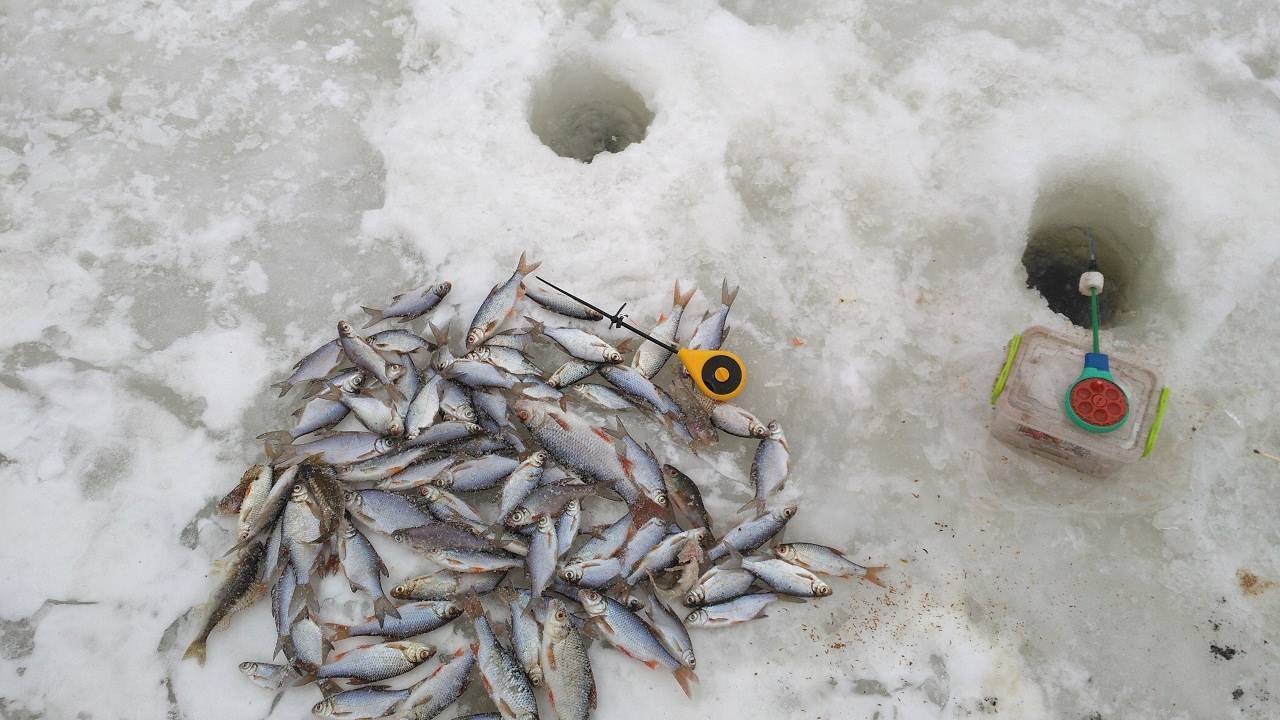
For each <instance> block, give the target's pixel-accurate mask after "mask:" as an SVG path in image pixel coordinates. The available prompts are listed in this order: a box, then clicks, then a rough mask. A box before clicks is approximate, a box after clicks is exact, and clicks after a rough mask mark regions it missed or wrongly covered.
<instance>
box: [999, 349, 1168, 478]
mask: <svg viewBox="0 0 1280 720" xmlns="http://www.w3.org/2000/svg"><path fill="white" fill-rule="evenodd" d="M1091 349H1092V348H1091V346H1090V345H1089V344H1088V340H1087V339H1085V338H1083V337H1082V338H1071V337H1067V336H1064V335H1060V334H1058V333H1055V332H1053V331H1052V330H1049V329H1048V328H1044V327H1041V326H1039V325H1034V326H1032V327H1029V328H1027V329H1026V330H1025V331H1024V332H1023V333H1022V334H1021V335H1015V336H1013V339H1012V340H1010V341H1009V346H1008V351H1007V353H1006V356H1005V363H1004V366H1003V367H1002V368H1001V370H1000V374H999V376H997V377H996V382H995V386H994V387H993V388H992V390H991V404H992V405H994V406H995V418H994V419H993V420H992V422H991V434H992V435H994V436H995V437H996V439H998V440H1000V441H1001V442H1003V443H1004V444H1006V445H1008V446H1010V447H1014V448H1018V449H1020V450H1025V451H1028V452H1030V453H1032V454H1034V455H1039V456H1040V457H1044V458H1048V459H1050V460H1053V461H1055V462H1058V463H1061V464H1063V465H1066V466H1067V467H1070V468H1073V469H1075V470H1077V471H1079V472H1082V473H1086V474H1089V475H1110V474H1111V473H1113V472H1115V471H1116V470H1119V469H1120V468H1122V467H1124V466H1126V465H1130V464H1132V463H1135V462H1137V461H1138V460H1141V459H1142V458H1144V457H1146V456H1147V455H1149V454H1150V453H1151V450H1152V449H1153V448H1154V447H1155V442H1156V437H1157V435H1159V433H1160V424H1161V422H1162V421H1163V419H1164V410H1165V404H1166V402H1167V401H1168V397H1169V389H1168V388H1166V387H1162V386H1161V385H1160V379H1159V378H1158V377H1157V376H1156V373H1155V372H1154V371H1152V370H1151V369H1149V368H1147V367H1144V366H1142V365H1141V364H1139V363H1138V362H1136V361H1134V360H1133V359H1131V358H1127V357H1124V356H1120V355H1111V356H1110V359H1111V373H1112V375H1113V376H1114V377H1115V380H1116V382H1117V383H1119V384H1120V386H1121V387H1123V388H1124V390H1125V393H1126V394H1128V396H1129V403H1130V407H1129V414H1128V417H1127V419H1126V421H1125V423H1124V424H1123V425H1122V426H1121V427H1119V428H1117V429H1116V430H1113V431H1111V432H1104V433H1095V432H1087V431H1085V430H1082V429H1081V428H1079V427H1077V426H1076V424H1075V423H1073V422H1072V421H1071V418H1069V417H1067V413H1066V410H1065V409H1064V408H1063V399H1064V396H1065V394H1066V392H1067V389H1068V388H1070V387H1071V386H1072V384H1073V383H1075V381H1076V379H1077V378H1078V377H1080V369H1081V368H1082V367H1084V359H1085V358H1084V356H1085V353H1087V352H1089V351H1090V350H1091Z"/></svg>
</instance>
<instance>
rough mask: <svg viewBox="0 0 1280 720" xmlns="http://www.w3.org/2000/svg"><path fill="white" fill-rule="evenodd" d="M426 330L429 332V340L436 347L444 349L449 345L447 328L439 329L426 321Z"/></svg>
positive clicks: (446, 326)
mask: <svg viewBox="0 0 1280 720" xmlns="http://www.w3.org/2000/svg"><path fill="white" fill-rule="evenodd" d="M427 329H428V330H430V331H431V340H432V342H434V343H435V345H436V347H444V346H446V345H448V344H449V326H448V325H445V326H444V327H440V326H439V325H436V324H435V323H433V322H431V321H430V320H428V321H427Z"/></svg>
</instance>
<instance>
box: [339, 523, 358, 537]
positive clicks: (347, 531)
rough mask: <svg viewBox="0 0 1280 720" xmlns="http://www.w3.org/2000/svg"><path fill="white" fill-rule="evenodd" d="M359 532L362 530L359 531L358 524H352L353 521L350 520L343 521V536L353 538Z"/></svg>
mask: <svg viewBox="0 0 1280 720" xmlns="http://www.w3.org/2000/svg"><path fill="white" fill-rule="evenodd" d="M358 532H360V531H359V530H356V526H355V525H352V524H351V523H349V522H348V523H343V524H342V537H344V538H353V537H355V536H356V533H358Z"/></svg>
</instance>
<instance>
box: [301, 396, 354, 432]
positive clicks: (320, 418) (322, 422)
mask: <svg viewBox="0 0 1280 720" xmlns="http://www.w3.org/2000/svg"><path fill="white" fill-rule="evenodd" d="M350 412H351V408H349V407H347V406H346V405H343V404H342V403H341V402H339V401H337V400H329V399H327V398H322V397H315V398H311V399H310V400H308V401H307V404H306V405H303V406H302V407H300V408H298V409H297V411H295V412H294V413H293V415H292V417H293V418H294V425H293V429H292V430H290V431H289V436H290V437H292V438H293V439H294V440H297V439H298V438H300V437H302V436H303V435H308V434H310V433H313V432H315V431H317V430H324V429H325V428H331V427H333V426H334V425H337V424H338V423H340V422H342V420H343V419H344V418H345V417H347V415H348V414H349V413H350Z"/></svg>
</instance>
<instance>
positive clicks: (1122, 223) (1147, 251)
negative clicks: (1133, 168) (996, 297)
mask: <svg viewBox="0 0 1280 720" xmlns="http://www.w3.org/2000/svg"><path fill="white" fill-rule="evenodd" d="M1151 227H1152V221H1151V218H1150V216H1149V215H1148V214H1147V212H1146V210H1145V208H1143V207H1141V206H1140V205H1139V204H1136V203H1134V202H1132V201H1131V200H1130V197H1129V196H1128V195H1127V194H1125V193H1124V192H1123V190H1122V189H1121V188H1118V187H1116V186H1113V185H1110V184H1097V185H1091V184H1078V183H1070V182H1069V183H1064V184H1063V185H1062V186H1059V187H1058V188H1055V190H1054V191H1052V192H1049V193H1045V194H1042V195H1041V196H1040V198H1039V199H1038V200H1037V201H1036V207H1035V210H1034V212H1033V217H1032V222H1031V225H1030V228H1029V229H1028V233H1027V245H1026V249H1025V250H1024V251H1023V253H1022V266H1023V267H1024V268H1025V269H1026V271H1027V287H1029V288H1032V289H1034V290H1036V291H1037V292H1039V293H1040V295H1041V296H1042V297H1044V299H1045V301H1046V302H1048V304H1049V309H1050V310H1052V311H1054V312H1056V313H1060V314H1062V315H1065V316H1066V317H1067V319H1068V320H1070V321H1071V322H1072V323H1074V324H1075V325H1079V326H1080V327H1083V328H1088V327H1090V320H1089V298H1088V297H1086V296H1084V295H1081V294H1080V291H1079V282H1080V273H1082V272H1084V271H1085V270H1087V269H1088V267H1089V235H1092V236H1093V238H1094V241H1095V244H1096V247H1097V254H1098V269H1099V270H1101V271H1102V274H1103V275H1104V276H1105V278H1106V286H1105V288H1104V289H1103V292H1102V295H1101V296H1100V297H1099V300H1100V302H1099V312H1098V318H1099V320H1100V322H1101V325H1102V326H1103V327H1111V326H1114V325H1118V324H1122V323H1123V322H1125V321H1126V320H1128V319H1130V318H1132V317H1133V316H1134V314H1135V313H1136V312H1137V311H1139V310H1141V309H1142V299H1143V298H1144V297H1146V296H1148V295H1150V287H1151V286H1152V281H1151V276H1152V274H1153V273H1152V270H1153V268H1152V267H1151V265H1152V264H1151V263H1150V262H1148V261H1149V260H1150V259H1151V256H1152V252H1153V250H1154V244H1155V239H1154V236H1153V234H1152V230H1151Z"/></svg>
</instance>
